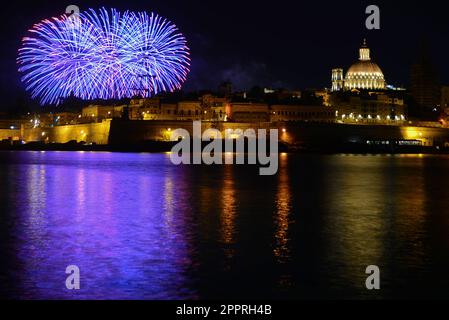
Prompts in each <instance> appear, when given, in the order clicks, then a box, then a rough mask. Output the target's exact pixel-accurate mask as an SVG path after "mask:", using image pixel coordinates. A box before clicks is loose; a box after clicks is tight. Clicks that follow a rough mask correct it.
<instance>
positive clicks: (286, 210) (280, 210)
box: [273, 156, 293, 263]
mask: <svg viewBox="0 0 449 320" xmlns="http://www.w3.org/2000/svg"><path fill="white" fill-rule="evenodd" d="M278 175H279V178H278V186H277V193H276V215H275V228H276V231H275V235H274V237H275V243H274V250H273V253H274V255H275V257H276V259H277V261H278V262H279V263H287V262H288V261H289V259H290V258H291V253H290V248H289V242H290V237H289V234H288V231H289V226H290V225H291V223H292V222H291V221H290V215H291V213H292V209H293V208H292V203H291V201H292V199H291V198H292V195H291V190H290V180H289V176H288V157H286V156H281V158H280V163H279V174H278Z"/></svg>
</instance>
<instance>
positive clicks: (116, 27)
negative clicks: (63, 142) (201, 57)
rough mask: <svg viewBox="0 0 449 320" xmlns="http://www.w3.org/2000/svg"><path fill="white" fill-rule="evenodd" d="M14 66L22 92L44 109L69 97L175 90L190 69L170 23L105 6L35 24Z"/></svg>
mask: <svg viewBox="0 0 449 320" xmlns="http://www.w3.org/2000/svg"><path fill="white" fill-rule="evenodd" d="M17 62H18V64H19V72H20V73H21V74H22V81H23V82H24V83H25V85H26V89H27V90H28V91H30V92H31V95H32V97H33V98H37V99H39V101H40V103H41V104H43V105H44V104H59V103H60V102H61V100H62V99H64V98H67V97H69V96H70V95H71V94H73V95H74V96H76V97H79V98H82V99H86V100H90V99H121V98H130V97H133V96H136V95H140V96H143V97H151V96H153V95H155V94H158V93H160V92H164V91H174V90H176V89H180V88H181V85H182V83H183V82H184V81H185V80H186V78H187V74H188V73H189V66H190V58H189V48H188V47H187V43H186V39H185V37H184V36H183V35H182V34H180V33H179V32H178V29H177V28H176V26H174V25H173V24H172V23H171V22H169V21H168V20H166V19H164V18H162V17H160V16H158V15H156V14H154V13H150V14H147V13H146V12H139V13H134V12H129V11H126V12H124V13H120V12H119V11H117V10H115V9H111V10H107V9H105V8H102V9H100V10H99V11H98V12H97V11H95V10H93V9H89V10H88V11H86V12H83V13H80V15H79V21H78V22H77V23H74V22H73V19H70V18H69V17H67V16H62V17H60V18H53V19H47V20H43V21H42V22H40V23H38V24H36V25H34V26H33V28H32V29H31V30H30V35H29V36H28V37H25V38H24V39H23V45H22V47H21V49H19V56H18V59H17Z"/></svg>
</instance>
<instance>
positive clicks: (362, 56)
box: [359, 39, 371, 61]
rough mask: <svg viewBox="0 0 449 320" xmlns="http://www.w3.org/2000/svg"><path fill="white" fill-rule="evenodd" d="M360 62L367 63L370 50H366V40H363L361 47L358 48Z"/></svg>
mask: <svg viewBox="0 0 449 320" xmlns="http://www.w3.org/2000/svg"><path fill="white" fill-rule="evenodd" d="M359 60H360V61H369V60H371V58H370V50H369V48H368V45H367V44H366V39H363V44H362V47H361V48H360V57H359Z"/></svg>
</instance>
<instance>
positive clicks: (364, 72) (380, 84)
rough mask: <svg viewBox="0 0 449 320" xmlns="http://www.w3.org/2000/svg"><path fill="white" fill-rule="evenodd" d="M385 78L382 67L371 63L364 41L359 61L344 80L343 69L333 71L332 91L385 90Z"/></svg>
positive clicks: (368, 50)
mask: <svg viewBox="0 0 449 320" xmlns="http://www.w3.org/2000/svg"><path fill="white" fill-rule="evenodd" d="M385 87H386V83H385V78H384V74H383V72H382V70H381V69H380V67H379V66H378V65H377V64H376V63H374V62H373V61H371V57H370V49H369V48H368V45H367V44H366V40H364V41H363V45H362V47H361V48H360V56H359V61H357V62H356V63H354V64H353V65H352V66H351V67H350V68H349V70H348V72H347V73H346V76H345V77H344V78H343V69H333V70H332V91H340V90H353V89H359V90H383V89H385Z"/></svg>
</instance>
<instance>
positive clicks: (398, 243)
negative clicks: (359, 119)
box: [0, 152, 449, 299]
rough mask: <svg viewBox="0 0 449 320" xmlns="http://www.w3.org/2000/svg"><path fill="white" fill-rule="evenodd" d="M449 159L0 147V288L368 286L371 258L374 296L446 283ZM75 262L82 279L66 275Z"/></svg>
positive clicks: (291, 294) (216, 290)
mask: <svg viewBox="0 0 449 320" xmlns="http://www.w3.org/2000/svg"><path fill="white" fill-rule="evenodd" d="M2 157H3V158H2ZM448 159H449V158H447V157H434V156H421V157H419V156H409V157H400V156H351V155H350V156H341V155H332V156H322V155H316V156H313V155H310V156H306V155H284V156H281V158H280V167H279V173H278V175H277V176H275V177H260V176H258V168H255V167H251V166H249V167H247V166H215V167H214V166H210V167H209V166H186V167H177V166H173V165H171V163H170V162H169V157H168V156H167V155H162V154H151V155H150V154H110V153H54V152H46V153H8V154H6V155H5V154H4V153H3V154H2V153H0V162H2V163H6V165H4V166H1V167H0V177H2V179H3V180H4V181H2V182H3V187H2V193H0V197H1V199H2V203H0V205H2V208H3V209H4V210H2V211H3V212H4V213H3V216H2V220H1V222H0V228H1V231H2V233H1V234H0V236H1V239H2V241H1V243H0V250H1V251H0V255H1V256H2V257H6V258H5V259H3V261H2V263H1V267H0V279H2V280H3V279H4V283H5V284H6V286H4V287H0V293H1V295H2V297H3V296H5V297H19V298H30V299H52V298H62V299H195V298H221V297H229V298H233V297H236V296H238V297H242V298H259V297H260V298H280V297H285V298H289V299H295V298H301V297H305V298H333V299H335V298H366V297H373V294H372V293H369V292H367V290H366V289H365V287H364V283H365V279H366V275H365V268H366V266H367V265H371V264H377V265H379V266H380V267H381V271H382V292H381V293H375V294H376V296H375V297H393V298H395V297H399V298H401V297H406V296H413V297H420V296H423V295H425V294H427V293H429V292H432V293H433V295H434V296H437V297H444V295H445V292H444V291H443V288H447V287H449V280H447V277H446V273H447V269H448V268H449V258H448V256H447V254H446V253H447V252H448V250H449V236H448V234H449V216H448V212H447V197H448V196H449V192H448V191H447V189H445V188H442V187H441V186H442V185H441V181H447V180H448V179H449V165H448V163H449V161H448ZM72 264H75V265H78V266H79V267H80V269H81V277H82V278H81V279H82V280H81V288H82V289H81V291H79V292H70V291H67V290H66V289H65V278H66V274H65V268H66V267H67V266H68V265H72ZM435 286H437V287H438V288H440V289H442V290H441V291H435V292H434V291H432V288H434V287H435ZM6 288H7V289H6ZM6 290H7V291H6ZM446 295H447V293H446Z"/></svg>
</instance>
